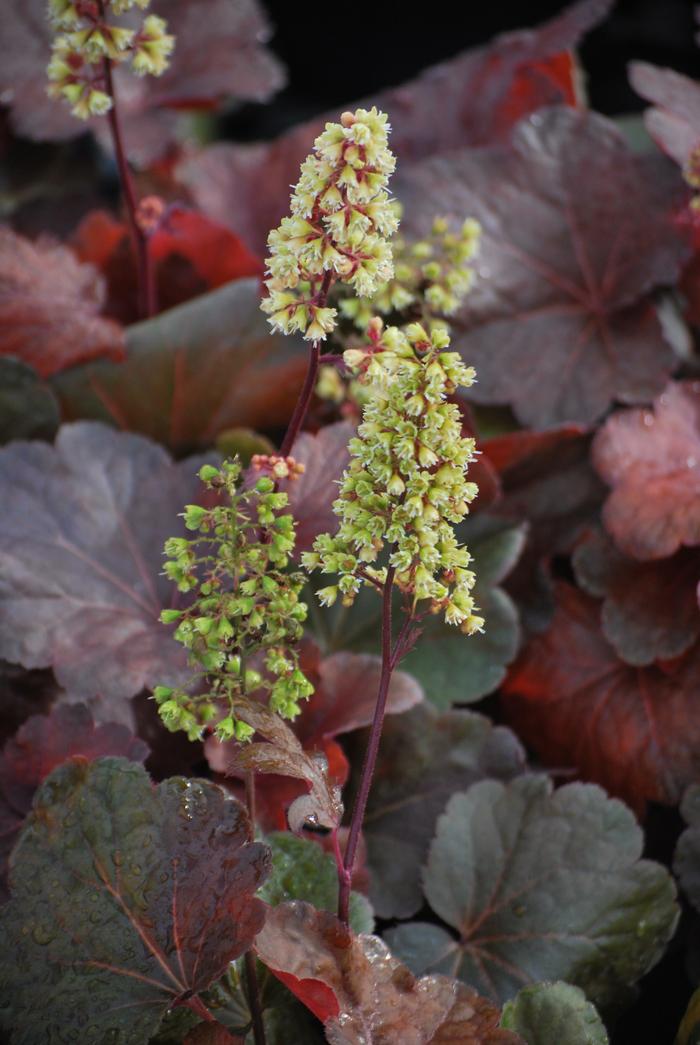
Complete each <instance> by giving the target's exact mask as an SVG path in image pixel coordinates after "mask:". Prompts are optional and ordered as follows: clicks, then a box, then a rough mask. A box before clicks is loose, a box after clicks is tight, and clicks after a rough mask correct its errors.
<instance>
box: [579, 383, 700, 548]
mask: <svg viewBox="0 0 700 1045" xmlns="http://www.w3.org/2000/svg"><path fill="white" fill-rule="evenodd" d="M593 462H594V464H595V466H596V468H597V469H598V472H599V473H600V475H601V476H602V478H603V479H604V480H605V482H606V483H607V484H608V485H609V486H611V487H612V490H611V493H610V495H609V496H608V499H607V501H606V502H605V506H604V508H603V522H604V523H605V527H606V529H607V530H608V533H610V535H611V536H612V538H613V539H614V541H615V543H616V544H617V546H618V548H620V550H621V551H623V552H624V553H625V554H626V555H630V556H632V557H634V558H636V559H645V560H647V559H663V558H666V556H668V555H673V553H674V552H676V551H678V549H679V548H681V547H683V546H684V545H687V546H693V545H697V544H700V383H698V382H691V381H686V382H675V383H672V384H670V385H668V387H667V388H666V389H665V390H664V392H662V394H661V395H660V396H659V398H658V399H657V400H656V401H655V403H654V406H653V408H652V409H648V408H645V409H640V410H625V411H620V412H618V413H616V414H613V416H612V417H611V418H609V420H608V421H607V422H606V423H605V425H604V426H603V427H602V428H601V430H600V431H599V432H598V434H597V436H596V438H595V442H594V444H593Z"/></svg>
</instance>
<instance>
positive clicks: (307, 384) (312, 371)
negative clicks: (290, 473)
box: [280, 269, 333, 457]
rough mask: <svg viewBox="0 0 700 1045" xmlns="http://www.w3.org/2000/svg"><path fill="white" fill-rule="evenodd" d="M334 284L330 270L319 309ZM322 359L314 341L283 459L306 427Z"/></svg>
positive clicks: (326, 277) (320, 292)
mask: <svg viewBox="0 0 700 1045" xmlns="http://www.w3.org/2000/svg"><path fill="white" fill-rule="evenodd" d="M332 282H333V273H332V271H331V270H330V269H329V270H328V271H327V272H326V274H325V275H324V277H323V283H322V284H321V288H320V290H319V292H318V294H317V295H316V305H317V306H318V307H319V308H325V305H326V302H327V300H328V292H329V290H330V288H331V283H332ZM320 359H321V345H320V342H318V341H312V342H311V347H310V349H309V362H308V365H307V368H306V377H305V378H304V384H303V386H302V389H301V392H300V393H299V398H298V399H297V404H296V406H295V407H294V413H293V414H292V419H291V421H290V422H289V427H288V428H287V431H286V433H285V436H284V439H283V440H282V446H281V447H280V454H281V455H282V457H287V456H288V455H289V453H290V452H291V449H292V447H293V446H294V442H295V440H296V437H297V436H298V435H299V432H300V431H301V429H302V427H303V425H304V421H305V420H306V415H307V413H308V411H309V404H310V402H311V397H312V395H313V394H314V389H315V387H316V381H317V379H318V367H319V363H320Z"/></svg>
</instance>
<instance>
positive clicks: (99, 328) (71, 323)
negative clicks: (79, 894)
mask: <svg viewBox="0 0 700 1045" xmlns="http://www.w3.org/2000/svg"><path fill="white" fill-rule="evenodd" d="M104 302H105V285H104V280H103V279H102V276H101V275H100V274H99V273H98V272H97V271H96V270H95V269H94V268H93V266H92V265H85V264H82V263H81V262H80V261H78V259H77V258H76V256H75V254H74V253H73V252H72V251H71V250H70V249H69V248H68V247H62V246H60V245H59V244H58V243H54V242H53V241H51V240H48V239H39V240H37V242H36V243H32V242H31V241H30V240H28V239H24V237H22V236H18V235H17V234H16V233H15V232H12V230H11V229H9V228H0V355H1V356H16V357H17V358H18V359H21V360H22V362H24V363H29V364H30V365H31V366H33V367H34V369H35V370H37V371H38V373H39V374H41V376H42V377H48V376H49V375H50V374H55V373H56V372H57V371H59V370H64V369H65V368H66V367H69V366H73V365H74V364H75V363H84V362H86V361H87V360H89V359H96V358H99V357H100V356H108V357H109V358H111V359H123V358H124V334H123V331H122V329H121V327H120V326H119V325H118V324H117V323H114V322H112V321H111V320H109V319H104V318H102V317H101V316H100V311H101V309H102V306H103V304H104Z"/></svg>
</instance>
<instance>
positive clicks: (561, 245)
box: [397, 108, 688, 428]
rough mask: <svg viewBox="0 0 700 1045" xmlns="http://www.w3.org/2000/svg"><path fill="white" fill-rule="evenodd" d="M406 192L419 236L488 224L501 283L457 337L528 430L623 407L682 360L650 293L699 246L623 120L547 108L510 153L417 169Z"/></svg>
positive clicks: (485, 237)
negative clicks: (692, 244) (450, 225)
mask: <svg viewBox="0 0 700 1045" xmlns="http://www.w3.org/2000/svg"><path fill="white" fill-rule="evenodd" d="M612 186H614V191H611V187H612ZM397 195H398V196H399V198H400V199H402V200H403V202H404V204H405V213H406V221H405V225H406V227H407V229H408V232H409V234H410V233H413V232H418V233H420V232H423V231H424V229H425V227H426V226H427V225H428V223H429V222H431V221H432V220H433V217H434V215H435V213H445V212H450V213H453V214H455V215H460V216H461V215H469V216H470V217H473V218H476V219H477V220H478V221H479V222H480V223H481V227H482V244H481V250H480V259H481V260H480V263H481V264H482V265H483V267H484V271H488V273H489V278H488V279H485V280H477V281H476V284H475V287H474V290H473V291H472V293H471V294H470V296H469V307H468V310H467V311H466V312H465V313H464V321H463V327H464V333H463V335H462V336H461V337H460V338H459V339H458V344H459V348H460V351H461V352H462V354H463V356H464V358H465V360H467V361H468V362H469V363H470V364H472V365H473V366H475V367H476V370H477V373H478V375H479V381H478V384H476V385H475V386H474V388H473V389H470V391H469V398H470V399H472V400H473V401H475V402H479V403H499V404H505V403H508V404H510V405H511V406H512V408H513V410H514V412H515V414H516V416H517V418H518V419H519V420H520V421H521V422H522V423H523V424H526V425H531V426H533V427H536V428H546V427H548V426H551V425H557V424H562V423H564V422H568V421H576V422H581V423H584V424H590V423H592V422H594V421H597V420H598V419H599V418H600V417H601V416H602V415H603V414H604V413H605V412H606V411H607V409H608V407H609V406H610V404H611V403H612V402H613V401H615V400H617V401H620V402H624V403H639V402H644V401H646V400H648V399H649V398H650V396H652V395H654V394H655V393H656V392H658V391H660V390H661V388H663V385H664V383H665V381H666V379H667V377H668V374H669V371H670V370H671V369H672V367H673V364H674V357H673V353H672V351H671V348H670V347H669V345H668V344H667V343H666V341H665V339H664V337H663V334H662V328H661V325H660V322H659V319H658V317H657V314H656V309H655V306H654V302H653V299H652V296H651V295H652V292H653V291H654V290H655V289H656V288H658V287H659V286H662V285H668V284H673V283H674V282H675V280H676V278H677V277H678V274H679V272H680V268H681V264H682V262H683V261H684V259H685V257H686V256H687V253H688V251H687V248H686V246H685V245H684V243H683V242H682V240H681V238H680V237H679V236H678V234H677V232H676V231H675V230H674V228H673V225H672V223H671V221H670V220H669V214H668V209H670V206H671V202H670V200H669V201H667V203H666V207H667V209H664V208H662V206H661V205H660V204H659V202H658V196H659V192H658V187H657V185H656V182H655V181H652V177H651V174H650V173H649V171H648V170H647V167H646V166H645V165H644V163H643V162H642V161H641V160H640V159H638V158H637V157H636V156H634V155H633V154H632V153H631V152H630V151H629V150H628V148H627V146H626V144H625V142H624V140H623V138H622V136H621V134H620V132H619V131H618V129H617V128H616V127H615V126H614V124H612V123H610V122H609V121H608V120H606V119H604V118H603V117H601V116H598V115H596V114H595V113H590V112H583V111H574V110H571V109H561V108H560V109H556V108H555V109H546V110H544V111H542V112H540V113H538V114H537V115H536V116H534V117H532V118H531V119H529V120H526V121H524V122H523V123H521V124H519V125H518V127H517V128H516V130H515V132H514V134H513V139H512V143H511V145H510V146H508V147H506V146H502V147H493V148H490V149H473V150H462V151H461V152H458V153H454V154H451V155H449V156H445V157H438V158H437V159H429V160H425V161H423V162H422V163H421V164H418V165H416V166H415V167H414V168H412V169H410V170H409V171H406V170H404V172H403V173H400V174H399V176H398V179H397ZM642 212H643V213H644V215H645V220H644V221H643V222H640V221H639V214H640V213H642ZM611 229H614V230H615V234H614V236H612V237H611V235H610V230H611Z"/></svg>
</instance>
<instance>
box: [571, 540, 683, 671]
mask: <svg viewBox="0 0 700 1045" xmlns="http://www.w3.org/2000/svg"><path fill="white" fill-rule="evenodd" d="M573 562H574V569H575V571H576V578H577V580H578V582H579V584H580V585H581V587H582V588H583V589H584V590H585V591H587V592H588V594H589V595H595V596H596V597H597V598H602V599H604V602H603V609H602V613H601V622H602V625H603V633H604V634H605V637H606V638H607V639H608V641H609V642H611V643H612V645H613V646H614V647H615V650H616V652H617V653H618V655H619V656H620V657H622V659H623V660H625V661H627V663H628V664H634V665H638V666H641V667H643V666H645V665H647V664H652V663H653V662H654V661H655V660H669V659H671V658H673V657H677V656H679V655H680V654H681V653H685V651H686V650H687V649H689V647H690V646H692V645H693V643H694V642H695V641H696V639H697V638H698V637H699V636H700V606H698V591H697V588H698V578H700V550H695V549H688V548H683V549H682V550H681V551H679V552H677V553H676V554H675V555H672V556H671V557H670V558H669V559H655V560H654V561H652V562H639V561H638V560H636V559H628V558H626V556H624V555H621V554H620V552H618V551H617V549H616V548H615V546H614V545H613V544H612V542H611V541H610V540H609V539H608V538H606V537H605V536H604V535H603V534H602V533H591V534H589V535H588V536H587V537H586V538H585V540H583V541H582V542H581V543H580V544H579V546H578V547H577V548H576V551H575V553H574V560H573Z"/></svg>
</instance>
